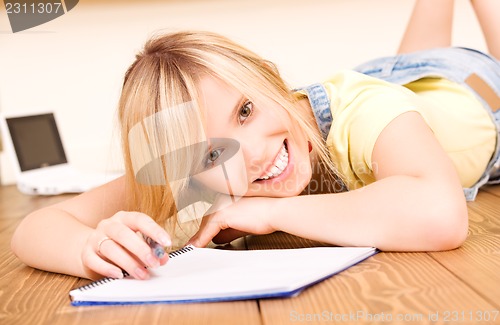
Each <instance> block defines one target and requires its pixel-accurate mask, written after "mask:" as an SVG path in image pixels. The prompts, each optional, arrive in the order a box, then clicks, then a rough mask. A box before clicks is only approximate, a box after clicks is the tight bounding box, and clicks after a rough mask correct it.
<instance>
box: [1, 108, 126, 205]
mask: <svg viewBox="0 0 500 325" xmlns="http://www.w3.org/2000/svg"><path fill="white" fill-rule="evenodd" d="M0 127H1V131H2V138H3V143H4V147H5V150H6V153H7V155H8V156H9V158H10V160H11V161H12V162H13V165H14V171H15V173H16V181H17V187H18V189H19V190H20V191H21V192H22V193H25V194H30V195H56V194H61V193H80V192H84V191H87V190H89V189H91V188H94V187H96V186H99V185H101V184H104V183H106V182H108V181H110V180H112V179H114V178H116V177H118V176H119V175H118V174H116V173H92V172H84V171H81V170H78V169H76V168H75V167H74V166H71V165H70V164H69V163H68V160H67V158H66V153H65V152H64V147H63V143H62V140H61V137H60V135H59V130H58V128H57V123H56V120H55V118H54V114H53V113H52V112H48V113H40V114H38V113H37V114H35V115H0Z"/></svg>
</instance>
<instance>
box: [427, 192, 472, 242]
mask: <svg viewBox="0 0 500 325" xmlns="http://www.w3.org/2000/svg"><path fill="white" fill-rule="evenodd" d="M429 218H430V219H431V220H430V223H429V224H430V225H432V226H431V227H430V231H429V232H428V234H427V239H428V244H429V246H430V247H429V248H430V249H429V250H431V251H446V250H452V249H456V248H458V247H460V246H461V245H462V244H463V243H464V242H465V240H466V238H467V233H468V230H469V216H468V211H467V205H466V203H465V200H464V199H463V197H460V198H459V199H455V200H449V201H446V200H442V201H441V202H440V203H439V205H438V206H435V207H434V209H433V211H432V212H431V213H430V214H429Z"/></svg>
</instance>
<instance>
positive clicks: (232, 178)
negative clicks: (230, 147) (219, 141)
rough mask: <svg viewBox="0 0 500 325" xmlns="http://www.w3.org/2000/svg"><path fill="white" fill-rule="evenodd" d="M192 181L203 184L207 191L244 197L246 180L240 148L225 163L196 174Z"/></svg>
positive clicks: (246, 187)
mask: <svg viewBox="0 0 500 325" xmlns="http://www.w3.org/2000/svg"><path fill="white" fill-rule="evenodd" d="M193 179H194V180H196V181H197V182H199V183H201V184H203V185H204V187H205V188H206V190H207V191H214V192H216V193H221V194H227V195H234V196H244V195H245V194H246V193H247V191H248V179H247V173H246V166H245V159H244V157H243V153H242V150H241V148H240V149H239V150H238V151H237V152H236V153H235V154H234V155H233V156H232V157H230V158H228V159H227V160H226V161H224V162H222V163H220V164H219V165H217V166H216V167H213V168H211V169H208V170H206V171H203V172H201V173H198V174H196V175H195V176H193Z"/></svg>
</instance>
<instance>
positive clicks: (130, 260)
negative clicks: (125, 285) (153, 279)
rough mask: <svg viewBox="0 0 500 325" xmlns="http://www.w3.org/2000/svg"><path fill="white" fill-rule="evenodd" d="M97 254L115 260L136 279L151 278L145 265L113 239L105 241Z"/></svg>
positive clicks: (114, 261)
mask: <svg viewBox="0 0 500 325" xmlns="http://www.w3.org/2000/svg"><path fill="white" fill-rule="evenodd" d="M96 256H98V257H99V256H101V257H102V258H106V259H107V260H109V261H111V262H113V263H114V264H115V265H117V266H119V267H120V268H121V269H123V270H125V271H126V272H127V273H128V274H130V275H131V276H133V277H134V278H136V279H141V280H145V279H148V278H149V272H148V271H147V270H146V268H145V267H144V264H142V263H140V261H138V260H137V259H135V258H134V257H133V256H131V255H130V253H129V252H128V250H126V249H124V248H123V247H122V246H121V245H119V244H118V243H117V242H115V241H113V240H107V241H105V242H103V243H102V245H101V247H100V250H99V254H96ZM101 260H103V259H101ZM103 261H104V260H103Z"/></svg>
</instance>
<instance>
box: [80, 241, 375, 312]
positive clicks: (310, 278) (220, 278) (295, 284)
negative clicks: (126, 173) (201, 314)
mask: <svg viewBox="0 0 500 325" xmlns="http://www.w3.org/2000/svg"><path fill="white" fill-rule="evenodd" d="M377 252H378V251H377V249H376V248H373V247H312V248H297V249H275V250H249V251H241V250H219V249H213V248H195V247H194V246H186V247H184V248H182V249H180V250H178V251H174V252H172V253H170V254H169V257H170V260H169V261H168V263H167V264H166V265H164V266H161V267H159V268H157V269H153V270H150V272H151V278H150V279H148V280H135V279H133V278H132V277H125V278H123V279H111V278H104V279H102V280H99V281H95V282H92V283H90V284H88V285H86V286H83V287H80V288H76V289H74V290H71V291H70V298H71V304H72V305H73V306H95V305H128V304H158V303H189V302H214V301H232V300H247V299H263V298H277V297H292V296H295V295H298V294H299V293H300V292H301V291H302V290H304V289H305V288H307V287H309V286H312V285H314V284H316V283H318V282H320V281H323V280H325V279H327V278H329V277H331V276H332V275H334V274H336V273H338V272H341V271H343V270H345V269H347V268H349V267H350V266H352V265H354V264H357V263H359V262H361V261H363V260H364V259H366V258H368V257H370V256H372V255H374V254H376V253H377Z"/></svg>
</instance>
